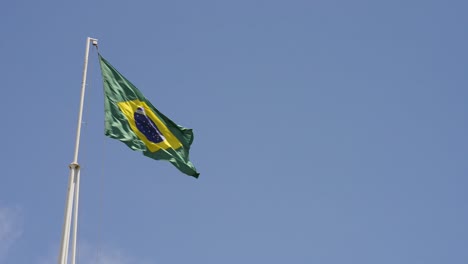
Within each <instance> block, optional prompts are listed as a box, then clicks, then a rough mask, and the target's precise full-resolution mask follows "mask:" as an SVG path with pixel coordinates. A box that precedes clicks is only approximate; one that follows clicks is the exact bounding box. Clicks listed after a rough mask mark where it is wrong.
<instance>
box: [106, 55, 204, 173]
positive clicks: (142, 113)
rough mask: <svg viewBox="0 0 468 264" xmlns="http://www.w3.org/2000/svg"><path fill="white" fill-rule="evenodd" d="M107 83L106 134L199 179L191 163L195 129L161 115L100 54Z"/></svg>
mask: <svg viewBox="0 0 468 264" xmlns="http://www.w3.org/2000/svg"><path fill="white" fill-rule="evenodd" d="M99 62H100V65H101V72H102V79H103V81H104V109H105V134H106V136H109V137H111V138H115V139H118V140H120V141H122V142H123V143H125V144H126V145H127V146H128V147H129V148H131V149H133V150H138V151H142V152H143V154H144V155H145V156H147V157H150V158H153V159H156V160H167V161H169V162H171V163H172V164H173V165H174V166H176V167H177V168H178V169H179V170H180V171H182V172H183V173H185V174H187V175H190V176H193V177H195V178H198V175H199V173H198V172H197V170H196V169H195V167H194V166H193V164H192V163H191V162H190V161H189V150H190V145H191V144H192V142H193V132H192V129H188V128H184V127H181V126H179V125H177V124H176V123H174V122H173V121H172V120H170V119H169V118H167V117H166V116H165V115H163V114H162V113H161V112H159V111H158V110H157V109H156V108H155V107H154V106H153V105H152V104H151V102H150V101H148V100H147V99H146V98H145V97H144V96H143V94H142V93H141V92H140V91H139V90H138V89H137V88H136V87H135V86H134V85H133V84H132V83H131V82H130V81H128V80H127V79H126V78H125V77H124V76H123V75H122V74H120V73H119V72H118V71H117V70H116V69H115V68H114V67H113V66H112V65H111V64H110V63H109V62H108V61H106V60H105V59H104V58H103V57H102V56H101V55H100V54H99Z"/></svg>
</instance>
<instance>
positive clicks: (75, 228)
mask: <svg viewBox="0 0 468 264" xmlns="http://www.w3.org/2000/svg"><path fill="white" fill-rule="evenodd" d="M79 198H80V167H77V171H76V175H75V205H74V206H75V208H74V209H75V212H74V213H73V238H72V252H71V264H75V261H76V241H77V239H78V238H77V233H78V202H79V200H80V199H79Z"/></svg>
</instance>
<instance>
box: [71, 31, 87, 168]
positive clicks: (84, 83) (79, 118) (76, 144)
mask: <svg viewBox="0 0 468 264" xmlns="http://www.w3.org/2000/svg"><path fill="white" fill-rule="evenodd" d="M90 42H91V38H90V37H88V38H87V39H86V52H85V59H84V66H83V80H82V81H81V99H80V110H79V111H78V127H77V129H76V141H75V155H74V158H73V162H74V163H78V150H79V149H80V135H81V123H82V119H83V105H84V97H85V90H86V75H87V74H88V57H89V43H90Z"/></svg>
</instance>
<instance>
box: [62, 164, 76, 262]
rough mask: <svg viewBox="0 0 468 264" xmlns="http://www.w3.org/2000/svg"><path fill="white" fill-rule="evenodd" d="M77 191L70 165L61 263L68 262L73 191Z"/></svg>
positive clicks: (73, 171) (73, 172)
mask: <svg viewBox="0 0 468 264" xmlns="http://www.w3.org/2000/svg"><path fill="white" fill-rule="evenodd" d="M74 191H75V169H74V168H71V167H70V177H69V180H68V192H67V200H66V203H65V217H64V218H65V219H64V222H63V227H62V240H61V243H60V254H59V264H66V263H67V258H68V242H69V240H70V223H71V217H72V210H71V208H72V207H73V193H74Z"/></svg>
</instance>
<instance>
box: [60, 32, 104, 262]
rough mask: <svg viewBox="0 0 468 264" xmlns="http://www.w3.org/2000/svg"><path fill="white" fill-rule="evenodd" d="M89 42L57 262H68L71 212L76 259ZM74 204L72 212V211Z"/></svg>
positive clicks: (73, 252) (74, 255) (73, 259)
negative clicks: (80, 156) (81, 137)
mask: <svg viewBox="0 0 468 264" xmlns="http://www.w3.org/2000/svg"><path fill="white" fill-rule="evenodd" d="M90 43H92V44H93V45H94V46H97V39H94V38H90V37H88V38H87V39H86V52H85V59H84V67H83V80H82V82H81V99H80V109H79V112H78V127H77V129H76V141H75V152H74V157H73V162H72V163H70V165H69V168H70V176H69V180H68V191H67V198H66V202H65V217H64V222H63V227H62V239H61V243H60V253H59V258H58V263H59V264H67V262H68V251H69V250H68V248H69V243H70V227H71V222H72V214H73V243H72V264H75V259H76V239H77V230H78V199H79V190H80V165H79V164H78V151H79V148H80V135H81V123H82V119H83V105H84V97H85V90H86V75H87V72H88V57H89V47H90V45H89V44H90ZM73 206H74V212H72V209H73Z"/></svg>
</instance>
